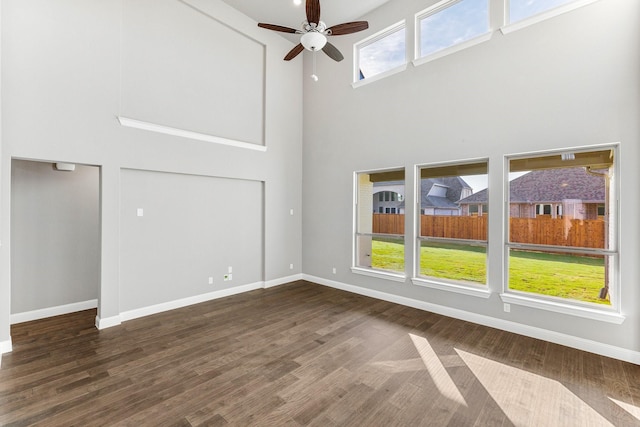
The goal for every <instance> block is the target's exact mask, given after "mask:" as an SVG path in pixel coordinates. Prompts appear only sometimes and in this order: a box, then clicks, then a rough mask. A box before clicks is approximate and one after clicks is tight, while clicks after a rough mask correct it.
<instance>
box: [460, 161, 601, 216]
mask: <svg viewBox="0 0 640 427" xmlns="http://www.w3.org/2000/svg"><path fill="white" fill-rule="evenodd" d="M605 193H606V191H605V179H604V177H603V176H601V175H600V176H599V175H597V174H591V173H589V172H587V171H586V170H585V169H584V168H562V169H544V170H537V171H532V172H528V173H526V174H525V175H522V176H520V177H518V178H516V179H514V180H512V181H511V182H510V183H509V216H510V217H512V218H537V217H547V218H569V219H598V216H602V215H604V202H605V197H606V194H605ZM459 204H460V207H461V208H462V215H474V214H475V213H474V212H480V213H482V211H483V207H485V206H486V204H487V190H486V189H485V190H482V191H479V192H477V193H475V194H473V195H471V196H469V197H467V198H465V199H463V200H460V202H459Z"/></svg>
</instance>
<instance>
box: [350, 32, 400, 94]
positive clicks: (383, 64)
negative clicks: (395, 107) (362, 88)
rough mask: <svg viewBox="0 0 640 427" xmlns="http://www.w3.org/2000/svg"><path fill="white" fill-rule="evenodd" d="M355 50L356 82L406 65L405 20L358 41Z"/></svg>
mask: <svg viewBox="0 0 640 427" xmlns="http://www.w3.org/2000/svg"><path fill="white" fill-rule="evenodd" d="M354 50H355V55H354V57H355V59H356V66H355V76H354V81H356V82H357V81H360V80H365V79H370V78H371V77H374V76H379V75H382V74H384V73H387V72H391V71H392V70H395V69H398V68H399V67H401V66H403V65H405V66H406V63H407V55H406V30H405V24H404V21H403V22H401V23H399V24H396V25H393V26H391V27H389V28H387V29H385V30H383V31H381V32H379V33H377V34H374V35H373V36H371V37H368V38H366V39H365V40H363V41H361V42H359V43H357V44H356V45H355V46H354ZM403 69H404V68H403Z"/></svg>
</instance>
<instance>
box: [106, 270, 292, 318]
mask: <svg viewBox="0 0 640 427" xmlns="http://www.w3.org/2000/svg"><path fill="white" fill-rule="evenodd" d="M296 280H302V274H296V275H293V276H288V277H282V278H279V279H274V280H269V281H268V282H255V283H250V284H248V285H242V286H236V287H233V288H228V289H222V290H219V291H215V292H209V293H206V294H202V295H194V296H192V297H188V298H182V299H179V300H175V301H168V302H164V303H160V304H154V305H151V306H148V307H141V308H136V309H133V310H127V311H123V312H122V313H120V315H119V316H113V317H108V318H104V319H101V318H100V317H99V316H96V328H98V329H106V328H110V327H113V326H118V325H120V324H121V323H122V322H126V321H127V320H133V319H138V318H140V317H144V316H150V315H152V314H158V313H162V312H164V311H169V310H175V309H177V308H182V307H187V306H189V305H193V304H199V303H201V302H206V301H211V300H214V299H218V298H224V297H228V296H231V295H237V294H241V293H244V292H249V291H255V290H256V289H266V288H272V287H274V286H279V285H284V284H285V283H290V282H295V281H296Z"/></svg>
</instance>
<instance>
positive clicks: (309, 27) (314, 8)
mask: <svg viewBox="0 0 640 427" xmlns="http://www.w3.org/2000/svg"><path fill="white" fill-rule="evenodd" d="M306 8H307V20H306V21H304V22H303V23H302V29H301V30H296V29H293V28H289V27H283V26H280V25H274V24H263V23H259V24H258V27H262V28H266V29H268V30H273V31H280V32H282V33H291V34H302V37H300V43H298V44H297V45H296V46H295V47H294V48H293V49H291V51H289V53H287V55H286V56H285V57H284V60H285V61H291V60H292V59H293V58H295V57H296V56H298V54H300V52H302V51H303V50H304V49H307V50H310V51H312V52H316V51H318V50H322V51H323V52H324V53H326V54H327V55H328V56H329V58H331V59H333V60H334V61H342V60H343V59H344V56H342V53H340V51H339V50H338V48H336V47H335V46H334V45H332V44H331V43H329V42H328V41H327V36H341V35H344V34H351V33H357V32H358V31H362V30H366V29H367V28H369V23H368V22H367V21H355V22H345V23H344V24H338V25H334V26H332V27H328V28H327V26H326V24H325V23H324V22H322V21H321V20H320V0H307V4H306Z"/></svg>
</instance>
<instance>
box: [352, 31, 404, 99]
mask: <svg viewBox="0 0 640 427" xmlns="http://www.w3.org/2000/svg"><path fill="white" fill-rule="evenodd" d="M401 29H405V31H406V30H407V23H406V21H405V20H404V19H403V20H402V21H400V22H396V23H395V24H393V25H390V26H388V27H386V28H384V29H383V30H380V31H378V32H377V33H375V34H372V35H370V36H369V37H367V38H365V39H363V40H360V41H359V42H357V43H354V44H353V58H354V61H353V76H352V79H353V80H352V84H351V85H352V86H353V87H354V88H356V87H360V86H363V84H366V83H364V82H366V81H367V80H368V81H369V82H371V81H377V80H380V79H382V78H384V77H388V76H390V75H393V74H397V73H400V72H402V71H404V70H406V68H407V63H408V60H407V53H406V44H407V43H406V40H405V63H404V64H402V65H399V66H397V67H395V68H392V69H390V70H387V71H384V72H382V73H379V74H375V75H373V76H371V77H365V78H364V79H362V80H360V79H359V77H360V49H362V48H363V47H367V46H369V45H370V44H373V43H375V42H377V41H378V40H381V39H383V38H385V37H387V36H389V35H391V34H393V33H395V32H397V31H400V30H401ZM405 34H406V33H405Z"/></svg>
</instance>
